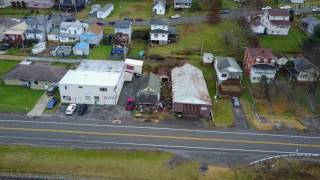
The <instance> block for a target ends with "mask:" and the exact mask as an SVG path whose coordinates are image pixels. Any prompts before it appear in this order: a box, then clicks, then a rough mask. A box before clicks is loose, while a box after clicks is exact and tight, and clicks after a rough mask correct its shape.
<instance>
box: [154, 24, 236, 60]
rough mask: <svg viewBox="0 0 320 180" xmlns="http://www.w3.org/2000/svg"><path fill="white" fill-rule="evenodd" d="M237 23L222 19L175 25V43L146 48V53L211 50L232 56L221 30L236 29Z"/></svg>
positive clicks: (169, 53) (187, 52)
mask: <svg viewBox="0 0 320 180" xmlns="http://www.w3.org/2000/svg"><path fill="white" fill-rule="evenodd" d="M237 27H238V24H237V23H236V22H234V21H222V22H220V23H219V24H216V25H211V24H206V23H202V24H192V25H180V26H177V31H178V34H179V39H178V41H177V42H176V43H172V44H168V45H163V46H156V47H153V48H150V49H149V50H148V54H149V55H151V54H158V55H162V56H169V55H179V54H197V55H199V54H200V52H201V47H203V52H213V53H215V54H218V55H227V56H232V55H233V54H234V53H235V50H234V49H233V48H231V47H230V46H229V45H226V44H225V43H224V40H223V37H222V35H221V34H222V32H224V31H226V30H232V29H236V28H237Z"/></svg>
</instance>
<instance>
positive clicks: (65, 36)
mask: <svg viewBox="0 0 320 180" xmlns="http://www.w3.org/2000/svg"><path fill="white" fill-rule="evenodd" d="M88 27H89V25H88V24H87V23H83V22H80V21H75V22H62V23H61V25H60V37H59V39H60V42H62V43H69V42H75V41H79V39H80V35H81V34H83V33H84V32H85V31H86V30H87V29H88Z"/></svg>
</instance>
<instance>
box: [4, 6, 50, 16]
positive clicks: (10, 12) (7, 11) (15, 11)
mask: <svg viewBox="0 0 320 180" xmlns="http://www.w3.org/2000/svg"><path fill="white" fill-rule="evenodd" d="M38 11H39V13H36V12H32V10H30V9H23V8H11V7H8V8H3V9H1V10H0V16H10V17H20V16H31V15H37V14H48V13H51V12H54V11H55V10H54V9H38Z"/></svg>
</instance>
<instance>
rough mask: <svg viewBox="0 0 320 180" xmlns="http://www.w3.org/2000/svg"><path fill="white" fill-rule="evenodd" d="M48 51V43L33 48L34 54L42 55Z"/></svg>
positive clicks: (40, 43)
mask: <svg viewBox="0 0 320 180" xmlns="http://www.w3.org/2000/svg"><path fill="white" fill-rule="evenodd" d="M45 49H46V42H39V43H37V44H36V45H34V46H33V48H32V54H40V53H42V52H43V51H44V50H45Z"/></svg>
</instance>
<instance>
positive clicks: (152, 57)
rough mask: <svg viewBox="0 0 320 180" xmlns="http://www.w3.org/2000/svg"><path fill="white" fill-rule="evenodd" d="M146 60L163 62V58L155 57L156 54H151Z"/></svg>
mask: <svg viewBox="0 0 320 180" xmlns="http://www.w3.org/2000/svg"><path fill="white" fill-rule="evenodd" d="M148 58H149V59H150V60H156V61H163V60H164V57H163V56H161V55H157V54H151V55H149V56H148Z"/></svg>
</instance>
